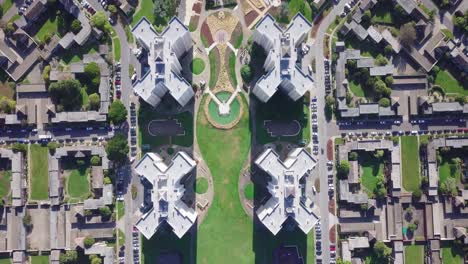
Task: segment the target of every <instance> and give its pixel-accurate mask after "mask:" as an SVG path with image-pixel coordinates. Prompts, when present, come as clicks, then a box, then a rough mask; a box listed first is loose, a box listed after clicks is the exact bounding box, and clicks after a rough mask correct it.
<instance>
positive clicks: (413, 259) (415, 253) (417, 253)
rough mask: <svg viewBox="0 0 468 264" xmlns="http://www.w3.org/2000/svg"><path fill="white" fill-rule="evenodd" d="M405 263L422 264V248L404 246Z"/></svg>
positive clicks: (419, 246)
mask: <svg viewBox="0 0 468 264" xmlns="http://www.w3.org/2000/svg"><path fill="white" fill-rule="evenodd" d="M405 262H406V263H412V264H424V246H421V245H411V246H405Z"/></svg>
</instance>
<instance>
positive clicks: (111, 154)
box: [106, 134, 129, 163]
mask: <svg viewBox="0 0 468 264" xmlns="http://www.w3.org/2000/svg"><path fill="white" fill-rule="evenodd" d="M128 150H129V148H128V142H127V138H126V137H125V136H124V135H123V134H117V135H115V136H114V137H113V138H111V139H110V140H109V141H108V142H107V145H106V153H107V156H108V158H109V160H112V161H114V162H117V163H120V162H123V161H124V160H125V159H126V158H127V154H128Z"/></svg>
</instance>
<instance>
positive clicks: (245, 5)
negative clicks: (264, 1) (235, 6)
mask: <svg viewBox="0 0 468 264" xmlns="http://www.w3.org/2000/svg"><path fill="white" fill-rule="evenodd" d="M240 2H241V5H242V11H243V13H244V16H245V15H246V14H248V13H249V12H250V11H252V10H253V9H252V6H251V5H250V4H249V3H248V2H247V1H246V0H241V1H240Z"/></svg>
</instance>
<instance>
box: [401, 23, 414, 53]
mask: <svg viewBox="0 0 468 264" xmlns="http://www.w3.org/2000/svg"><path fill="white" fill-rule="evenodd" d="M415 40H416V29H415V27H414V23H411V22H410V23H406V24H404V25H403V26H401V27H400V42H401V44H403V45H405V46H407V47H411V45H412V44H413V43H414V41H415Z"/></svg>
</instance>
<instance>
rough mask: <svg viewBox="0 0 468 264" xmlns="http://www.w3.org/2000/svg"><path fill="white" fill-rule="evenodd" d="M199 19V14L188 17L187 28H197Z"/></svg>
mask: <svg viewBox="0 0 468 264" xmlns="http://www.w3.org/2000/svg"><path fill="white" fill-rule="evenodd" d="M199 19H200V17H199V16H192V17H191V18H190V24H189V25H190V26H189V29H191V30H192V28H193V30H195V29H197V26H198V20H199Z"/></svg>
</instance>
